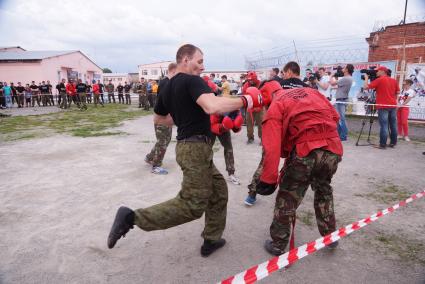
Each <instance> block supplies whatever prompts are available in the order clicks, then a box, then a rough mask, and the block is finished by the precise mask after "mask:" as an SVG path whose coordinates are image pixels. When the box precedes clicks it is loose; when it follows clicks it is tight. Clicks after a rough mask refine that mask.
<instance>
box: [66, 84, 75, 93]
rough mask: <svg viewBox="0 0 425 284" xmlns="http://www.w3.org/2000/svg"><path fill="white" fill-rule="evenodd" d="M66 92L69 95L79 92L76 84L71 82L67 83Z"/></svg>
mask: <svg viewBox="0 0 425 284" xmlns="http://www.w3.org/2000/svg"><path fill="white" fill-rule="evenodd" d="M66 93H67V94H68V95H71V96H74V95H76V94H77V91H76V89H75V85H74V84H70V83H68V84H66Z"/></svg>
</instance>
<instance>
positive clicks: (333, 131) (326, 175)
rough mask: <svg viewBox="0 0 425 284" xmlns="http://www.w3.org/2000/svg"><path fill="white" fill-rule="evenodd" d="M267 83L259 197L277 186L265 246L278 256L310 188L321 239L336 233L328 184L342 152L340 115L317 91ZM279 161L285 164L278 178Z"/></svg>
mask: <svg viewBox="0 0 425 284" xmlns="http://www.w3.org/2000/svg"><path fill="white" fill-rule="evenodd" d="M269 84H270V83H265V84H264V85H263V87H262V88H261V94H262V96H263V98H265V97H273V101H272V103H271V105H270V107H269V109H268V111H267V113H266V115H265V118H264V121H263V141H262V142H263V149H264V161H263V172H262V175H261V177H260V182H259V184H258V185H257V193H258V194H261V195H269V194H272V193H273V192H274V191H275V189H276V187H277V184H278V183H279V191H278V194H277V196H276V204H275V209H274V218H273V222H272V224H271V227H270V236H271V238H272V240H267V241H266V242H265V245H264V246H265V249H266V250H267V251H268V252H269V253H271V254H273V255H280V254H283V253H284V251H285V248H286V246H287V244H288V241H289V237H290V235H291V225H295V212H296V210H297V208H298V206H299V205H300V203H301V201H302V199H303V197H304V195H305V193H306V190H307V189H308V187H309V185H311V188H312V190H313V191H314V210H315V213H316V221H317V226H318V229H319V232H320V234H321V235H322V236H325V235H327V234H329V233H331V232H333V231H334V230H335V226H336V222H335V214H334V208H333V195H332V186H331V185H330V183H331V179H332V176H333V175H334V174H335V172H336V170H337V168H338V163H339V162H340V161H341V157H342V154H343V148H342V144H341V141H340V139H339V136H338V131H337V123H338V121H339V116H338V113H337V112H336V111H335V109H334V108H333V107H332V105H331V104H330V103H329V101H328V100H327V99H326V98H325V97H324V96H323V95H321V93H320V92H318V91H317V90H314V89H311V88H297V89H292V90H282V89H281V88H279V87H276V84H274V85H273V86H272V88H269ZM280 158H286V160H285V164H284V166H283V168H282V169H281V171H280V174H279V171H278V167H279V162H280ZM336 245H337V243H334V244H333V245H332V247H336Z"/></svg>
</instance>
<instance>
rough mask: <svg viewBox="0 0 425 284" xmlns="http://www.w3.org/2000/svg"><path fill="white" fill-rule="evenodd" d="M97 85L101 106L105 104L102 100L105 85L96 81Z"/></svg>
mask: <svg viewBox="0 0 425 284" xmlns="http://www.w3.org/2000/svg"><path fill="white" fill-rule="evenodd" d="M97 84H98V85H99V94H100V100H101V101H102V105H104V104H105V100H104V99H103V90H104V89H105V85H103V84H102V83H100V80H97Z"/></svg>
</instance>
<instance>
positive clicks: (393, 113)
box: [378, 108, 397, 146]
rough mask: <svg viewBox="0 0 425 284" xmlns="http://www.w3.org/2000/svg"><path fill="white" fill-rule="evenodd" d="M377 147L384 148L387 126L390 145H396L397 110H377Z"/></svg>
mask: <svg viewBox="0 0 425 284" xmlns="http://www.w3.org/2000/svg"><path fill="white" fill-rule="evenodd" d="M378 120H379V126H380V127H381V130H380V131H379V145H381V146H386V145H387V138H388V124H389V126H390V131H391V133H390V144H392V145H396V144H397V108H381V109H378Z"/></svg>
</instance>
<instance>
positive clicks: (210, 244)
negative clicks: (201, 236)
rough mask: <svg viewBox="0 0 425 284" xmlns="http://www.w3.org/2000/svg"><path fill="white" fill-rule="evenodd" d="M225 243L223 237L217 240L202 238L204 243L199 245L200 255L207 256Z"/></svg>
mask: <svg viewBox="0 0 425 284" xmlns="http://www.w3.org/2000/svg"><path fill="white" fill-rule="evenodd" d="M225 244H226V240H225V239H219V240H218V241H210V240H204V244H203V245H202V247H201V255H202V256H203V257H207V256H209V255H210V254H212V253H213V252H215V251H216V250H218V249H219V248H221V247H223V246H224V245H225Z"/></svg>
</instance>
